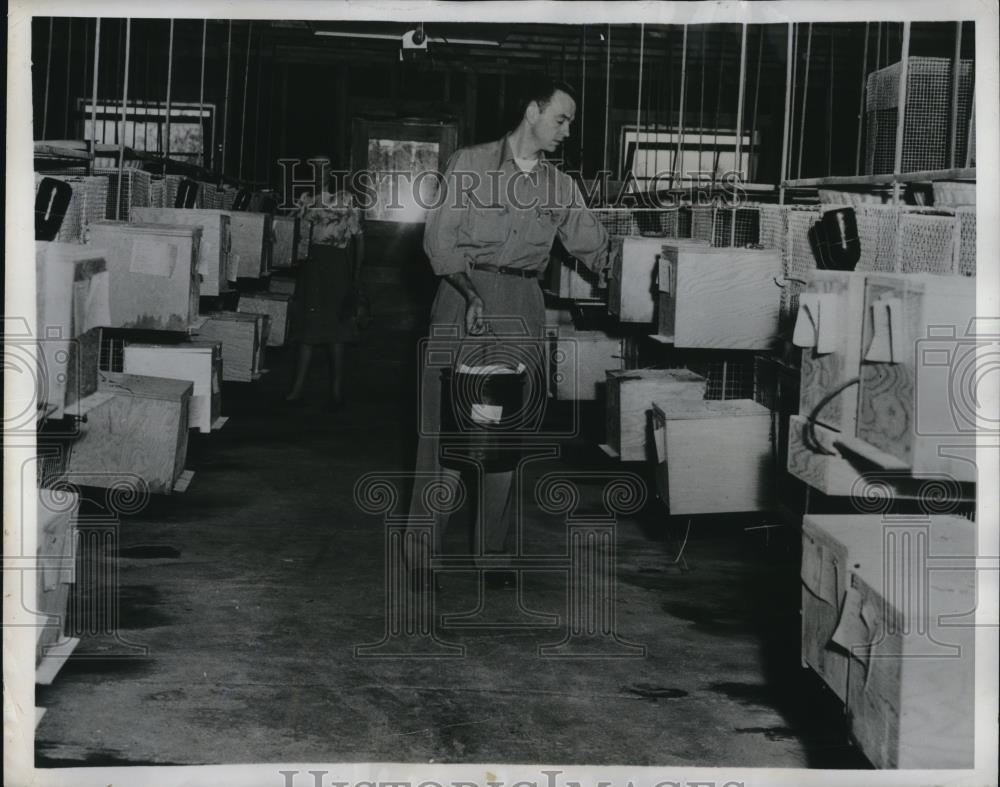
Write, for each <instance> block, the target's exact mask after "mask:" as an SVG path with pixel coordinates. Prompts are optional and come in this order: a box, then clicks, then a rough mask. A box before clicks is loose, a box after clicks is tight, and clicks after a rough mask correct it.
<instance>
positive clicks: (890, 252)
mask: <svg viewBox="0 0 1000 787" xmlns="http://www.w3.org/2000/svg"><path fill="white" fill-rule="evenodd" d="M854 215H855V218H856V220H857V224H858V241H859V242H860V245H861V259H859V260H858V264H857V266H856V270H859V271H872V272H876V273H877V272H891V271H894V270H895V269H896V229H897V226H898V224H899V207H897V206H895V205H859V206H857V207H855V209H854Z"/></svg>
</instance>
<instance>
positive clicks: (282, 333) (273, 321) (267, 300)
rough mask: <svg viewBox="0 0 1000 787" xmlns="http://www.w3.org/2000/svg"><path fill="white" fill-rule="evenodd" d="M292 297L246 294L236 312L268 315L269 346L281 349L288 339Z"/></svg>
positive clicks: (270, 294)
mask: <svg viewBox="0 0 1000 787" xmlns="http://www.w3.org/2000/svg"><path fill="white" fill-rule="evenodd" d="M291 301H292V296H291V295H282V294H280V293H273V292H254V293H245V294H243V295H241V296H240V300H239V303H238V304H237V306H236V310H237V311H240V312H245V313H247V314H266V315H267V316H268V318H269V325H270V330H269V331H268V337H267V342H266V344H267V346H268V347H281V346H283V345H284V344H285V340H286V338H287V337H288V320H289V317H290V306H291Z"/></svg>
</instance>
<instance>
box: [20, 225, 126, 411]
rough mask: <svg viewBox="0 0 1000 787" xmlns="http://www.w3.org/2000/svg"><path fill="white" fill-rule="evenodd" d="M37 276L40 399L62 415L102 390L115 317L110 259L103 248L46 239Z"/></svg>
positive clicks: (39, 247)
mask: <svg viewBox="0 0 1000 787" xmlns="http://www.w3.org/2000/svg"><path fill="white" fill-rule="evenodd" d="M35 277H36V279H35V281H36V312H35V314H36V334H35V335H36V337H37V339H38V345H37V346H38V348H39V359H38V360H39V390H38V401H39V405H40V406H42V405H44V407H45V410H46V413H47V415H49V416H50V417H52V418H61V417H62V416H63V413H64V410H65V408H66V407H67V406H68V405H72V404H74V403H76V402H78V401H80V400H82V399H84V398H86V397H87V396H89V395H90V394H92V393H94V391H96V390H97V361H98V354H99V350H100V326H103V325H108V324H109V322H110V320H111V315H110V306H109V298H110V281H109V276H108V270H107V263H106V262H105V259H104V255H103V254H102V253H101V252H100V251H99V250H97V249H93V248H89V247H86V246H79V245H76V244H71V243H45V242H41V241H40V242H37V243H36V244H35Z"/></svg>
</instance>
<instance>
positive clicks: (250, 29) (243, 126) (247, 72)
mask: <svg viewBox="0 0 1000 787" xmlns="http://www.w3.org/2000/svg"><path fill="white" fill-rule="evenodd" d="M252 36H253V21H251V22H250V23H249V24H248V25H247V59H246V65H245V66H244V68H243V109H242V112H243V116H242V122H241V123H240V170H239V171H240V175H239V177H240V180H243V145H244V142H246V137H247V134H246V131H247V124H246V119H247V83H248V82H249V81H250V50H251V49H253V38H252Z"/></svg>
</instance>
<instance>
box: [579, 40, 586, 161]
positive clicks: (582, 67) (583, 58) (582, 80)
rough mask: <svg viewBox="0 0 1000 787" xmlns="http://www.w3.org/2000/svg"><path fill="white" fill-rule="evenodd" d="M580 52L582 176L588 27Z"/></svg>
mask: <svg viewBox="0 0 1000 787" xmlns="http://www.w3.org/2000/svg"><path fill="white" fill-rule="evenodd" d="M580 38H581V39H582V45H581V52H580V123H579V128H580V153H579V155H580V174H581V175H582V174H583V134H584V131H585V130H586V128H587V124H586V123H585V122H584V121H585V120H586V118H587V26H586V25H584V26H583V33H582V34H581V36H580Z"/></svg>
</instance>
